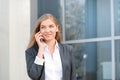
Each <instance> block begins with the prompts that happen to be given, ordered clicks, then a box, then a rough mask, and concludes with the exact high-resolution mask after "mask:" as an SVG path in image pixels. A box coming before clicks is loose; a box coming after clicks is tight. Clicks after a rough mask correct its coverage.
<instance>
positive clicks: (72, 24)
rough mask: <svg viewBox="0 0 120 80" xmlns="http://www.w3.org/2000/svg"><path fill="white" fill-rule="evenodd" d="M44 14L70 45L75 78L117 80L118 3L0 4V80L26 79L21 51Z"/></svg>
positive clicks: (43, 0) (23, 0)
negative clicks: (57, 25)
mask: <svg viewBox="0 0 120 80" xmlns="http://www.w3.org/2000/svg"><path fill="white" fill-rule="evenodd" d="M44 13H52V14H53V15H55V17H56V18H57V19H58V21H59V23H60V25H61V29H62V43H64V44H70V45H72V46H73V47H74V56H75V64H76V72H77V74H76V76H77V79H78V80H120V76H119V74H120V0H0V14H1V15H0V23H1V24H0V33H1V34H0V36H1V42H0V80H30V79H29V78H28V76H27V73H26V64H25V54H24V51H25V49H26V46H27V43H28V40H29V36H30V34H31V32H32V31H33V28H34V27H35V23H36V21H37V19H38V18H39V17H40V16H41V15H42V14H44Z"/></svg>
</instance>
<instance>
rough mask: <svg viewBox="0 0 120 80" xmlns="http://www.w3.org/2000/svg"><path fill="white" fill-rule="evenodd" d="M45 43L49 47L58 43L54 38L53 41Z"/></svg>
mask: <svg viewBox="0 0 120 80" xmlns="http://www.w3.org/2000/svg"><path fill="white" fill-rule="evenodd" d="M45 43H46V44H47V45H48V47H54V46H55V44H56V40H55V39H54V40H51V41H46V42H45Z"/></svg>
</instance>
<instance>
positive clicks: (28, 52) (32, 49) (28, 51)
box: [25, 44, 38, 56]
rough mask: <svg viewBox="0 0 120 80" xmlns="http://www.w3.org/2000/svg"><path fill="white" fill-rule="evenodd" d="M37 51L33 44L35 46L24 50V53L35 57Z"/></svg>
mask: <svg viewBox="0 0 120 80" xmlns="http://www.w3.org/2000/svg"><path fill="white" fill-rule="evenodd" d="M37 51H38V46H37V45H36V44H35V45H33V46H32V47H30V48H27V49H26V50H25V53H26V54H27V55H32V56H36V55H37Z"/></svg>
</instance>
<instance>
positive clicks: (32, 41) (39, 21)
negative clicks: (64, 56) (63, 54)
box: [28, 13, 61, 48]
mask: <svg viewBox="0 0 120 80" xmlns="http://www.w3.org/2000/svg"><path fill="white" fill-rule="evenodd" d="M47 19H50V20H52V21H53V22H54V23H55V25H56V26H58V32H56V36H55V39H56V40H57V41H58V42H59V43H61V32H60V30H61V29H60V25H59V23H58V21H57V19H56V18H55V17H54V16H53V15H52V14H49V13H46V14H43V15H42V16H41V17H40V18H39V19H38V21H37V24H36V26H35V29H34V31H33V33H32V35H31V37H30V41H29V43H28V48H30V47H32V46H33V45H34V44H35V43H36V40H35V34H36V33H37V32H39V31H40V25H41V23H42V21H44V20H47Z"/></svg>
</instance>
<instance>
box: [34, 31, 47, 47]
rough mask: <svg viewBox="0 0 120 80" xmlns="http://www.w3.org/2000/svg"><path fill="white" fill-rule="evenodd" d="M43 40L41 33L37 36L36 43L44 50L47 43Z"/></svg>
mask: <svg viewBox="0 0 120 80" xmlns="http://www.w3.org/2000/svg"><path fill="white" fill-rule="evenodd" d="M43 39H44V38H43V36H42V34H41V33H40V32H38V33H36V34H35V40H36V42H37V44H38V46H39V47H40V48H44V47H45V43H44V41H43Z"/></svg>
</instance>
